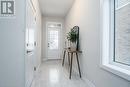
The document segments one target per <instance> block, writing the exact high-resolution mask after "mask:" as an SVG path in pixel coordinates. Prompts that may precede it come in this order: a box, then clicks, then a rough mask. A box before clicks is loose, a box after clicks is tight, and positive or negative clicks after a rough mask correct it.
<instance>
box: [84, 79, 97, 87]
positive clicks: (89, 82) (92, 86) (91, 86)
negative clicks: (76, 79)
mask: <svg viewBox="0 0 130 87" xmlns="http://www.w3.org/2000/svg"><path fill="white" fill-rule="evenodd" d="M82 80H83V81H84V82H85V83H86V84H87V85H88V86H89V87H96V86H95V85H94V84H93V83H92V82H91V81H90V80H88V79H87V78H85V77H83V78H82Z"/></svg>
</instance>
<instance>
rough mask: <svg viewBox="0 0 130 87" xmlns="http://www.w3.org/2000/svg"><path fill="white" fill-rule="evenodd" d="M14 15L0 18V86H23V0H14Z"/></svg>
mask: <svg viewBox="0 0 130 87" xmlns="http://www.w3.org/2000/svg"><path fill="white" fill-rule="evenodd" d="M15 3H16V16H15V17H14V18H0V87H24V85H25V74H24V70H25V69H24V41H25V40H24V37H25V35H24V34H25V0H15Z"/></svg>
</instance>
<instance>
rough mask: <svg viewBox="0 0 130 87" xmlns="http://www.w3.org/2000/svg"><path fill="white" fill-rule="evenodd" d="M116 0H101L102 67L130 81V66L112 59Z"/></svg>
mask: <svg viewBox="0 0 130 87" xmlns="http://www.w3.org/2000/svg"><path fill="white" fill-rule="evenodd" d="M113 1H114V0H100V18H101V19H100V20H101V21H100V29H101V30H100V38H101V41H100V47H101V48H100V49H101V52H100V53H101V54H100V55H101V56H100V57H101V63H100V66H101V68H103V69H105V70H107V71H109V72H112V73H113V74H115V75H118V76H120V77H122V78H124V79H126V80H128V81H130V66H125V65H123V64H118V63H116V62H114V61H113V60H112V57H113V56H112V55H113V54H112V49H113V48H112V46H111V34H110V33H112V32H111V30H112V28H114V27H113V24H112V23H113V22H112V21H113V19H112V18H113V17H112V14H113V13H112V11H111V10H112V8H113V7H112V6H111V4H112V3H113Z"/></svg>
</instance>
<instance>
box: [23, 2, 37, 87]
mask: <svg viewBox="0 0 130 87" xmlns="http://www.w3.org/2000/svg"><path fill="white" fill-rule="evenodd" d="M27 1H28V2H27V7H26V58H25V63H26V65H25V68H26V71H25V74H26V77H25V78H26V87H30V86H31V83H32V81H33V77H34V66H35V28H36V22H35V15H34V12H33V9H32V7H31V4H30V2H29V0H27Z"/></svg>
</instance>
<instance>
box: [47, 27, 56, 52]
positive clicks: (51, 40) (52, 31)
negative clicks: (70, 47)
mask: <svg viewBox="0 0 130 87" xmlns="http://www.w3.org/2000/svg"><path fill="white" fill-rule="evenodd" d="M48 40H49V41H48V48H49V49H51V50H54V49H58V48H59V41H58V40H59V32H58V30H56V29H49V38H48Z"/></svg>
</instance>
